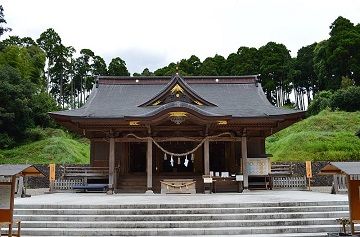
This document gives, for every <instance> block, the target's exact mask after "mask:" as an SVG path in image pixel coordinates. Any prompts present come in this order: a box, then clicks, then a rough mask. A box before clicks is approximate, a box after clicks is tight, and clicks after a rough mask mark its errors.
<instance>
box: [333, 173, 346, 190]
mask: <svg viewBox="0 0 360 237" xmlns="http://www.w3.org/2000/svg"><path fill="white" fill-rule="evenodd" d="M333 188H334V192H335V193H346V192H347V191H348V190H347V178H346V175H342V174H334V183H333Z"/></svg>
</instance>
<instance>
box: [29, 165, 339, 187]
mask: <svg viewBox="0 0 360 237" xmlns="http://www.w3.org/2000/svg"><path fill="white" fill-rule="evenodd" d="M289 163H290V162H276V163H275V164H289ZM292 163H293V164H294V174H295V175H305V174H306V169H305V162H292ZM328 163H329V162H324V161H319V162H312V172H313V179H312V180H313V181H312V185H313V186H331V185H332V182H333V177H332V176H331V175H326V176H323V175H318V173H319V172H320V170H321V169H322V168H323V167H324V166H325V165H327V164H328ZM35 166H36V168H38V169H39V170H41V171H42V172H43V174H44V175H45V177H43V178H39V177H29V178H28V188H48V187H49V167H48V165H35ZM71 166H77V167H82V166H88V165H71ZM60 175H61V169H60V165H56V178H58V177H60Z"/></svg>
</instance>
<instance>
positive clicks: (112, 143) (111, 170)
mask: <svg viewBox="0 0 360 237" xmlns="http://www.w3.org/2000/svg"><path fill="white" fill-rule="evenodd" d="M109 143H110V145H109V190H110V193H112V192H113V190H114V188H115V187H114V184H115V182H114V181H115V139H114V138H113V137H111V138H110V142H109Z"/></svg>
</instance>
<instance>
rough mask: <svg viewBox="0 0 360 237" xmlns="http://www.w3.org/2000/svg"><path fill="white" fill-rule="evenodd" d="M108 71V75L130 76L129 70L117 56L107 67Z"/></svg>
mask: <svg viewBox="0 0 360 237" xmlns="http://www.w3.org/2000/svg"><path fill="white" fill-rule="evenodd" d="M108 73H109V75H110V76H130V73H129V71H128V70H127V68H126V63H125V61H124V60H122V59H121V58H119V57H116V58H113V59H112V60H111V62H110V64H109V67H108Z"/></svg>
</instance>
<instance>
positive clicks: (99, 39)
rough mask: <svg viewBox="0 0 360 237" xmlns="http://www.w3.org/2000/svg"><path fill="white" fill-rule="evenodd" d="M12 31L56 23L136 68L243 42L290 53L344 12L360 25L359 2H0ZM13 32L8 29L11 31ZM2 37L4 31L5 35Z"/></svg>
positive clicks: (73, 41) (68, 41)
mask: <svg viewBox="0 0 360 237" xmlns="http://www.w3.org/2000/svg"><path fill="white" fill-rule="evenodd" d="M0 4H1V5H3V7H4V13H5V19H6V20H7V22H8V24H7V25H8V26H9V27H11V28H13V31H12V32H11V33H10V34H11V35H19V36H21V37H25V36H30V37H32V38H34V39H37V38H38V37H39V35H40V34H41V33H42V32H43V31H45V30H46V29H47V28H50V27H51V28H54V29H55V31H56V32H57V33H58V34H59V35H60V36H61V38H62V41H63V43H64V44H65V45H66V46H70V45H71V46H74V47H75V49H76V50H77V51H80V49H83V48H89V49H91V50H93V51H94V52H95V54H97V55H100V56H102V57H103V58H104V59H105V61H106V62H107V63H109V62H110V60H111V59H112V58H114V57H117V56H119V57H121V58H122V59H124V60H125V61H126V64H127V67H128V69H129V71H130V72H131V73H134V72H141V71H142V70H143V69H144V68H145V67H148V68H149V69H150V70H151V71H153V70H156V69H158V68H160V67H163V66H166V65H168V64H169V63H170V62H177V61H179V60H181V59H182V58H189V57H190V56H191V55H192V54H195V55H196V56H198V57H199V58H200V59H201V60H204V59H205V58H206V57H209V56H214V55H215V54H220V55H223V56H224V57H227V56H228V55H229V54H230V53H232V52H236V51H237V49H238V48H239V47H240V46H249V47H256V48H259V47H260V46H262V45H265V44H266V43H267V42H269V41H275V42H277V43H283V44H285V45H286V46H287V47H288V49H289V50H291V54H292V56H296V52H297V50H298V49H300V48H301V47H302V46H305V45H309V44H311V43H313V42H319V41H321V40H324V39H327V38H328V33H329V26H330V24H331V23H332V22H333V21H334V20H335V19H336V18H337V17H338V16H340V15H341V16H343V17H346V18H348V19H350V20H351V21H352V22H353V23H356V24H357V23H359V22H360V1H359V0H338V1H333V0H246V1H245V0H217V1H215V0H180V1H173V0H102V1H92V0H61V1H60V0H32V1H29V0H1V2H0ZM7 35H8V34H7ZM4 38H5V37H4V36H3V37H2V39H4Z"/></svg>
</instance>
